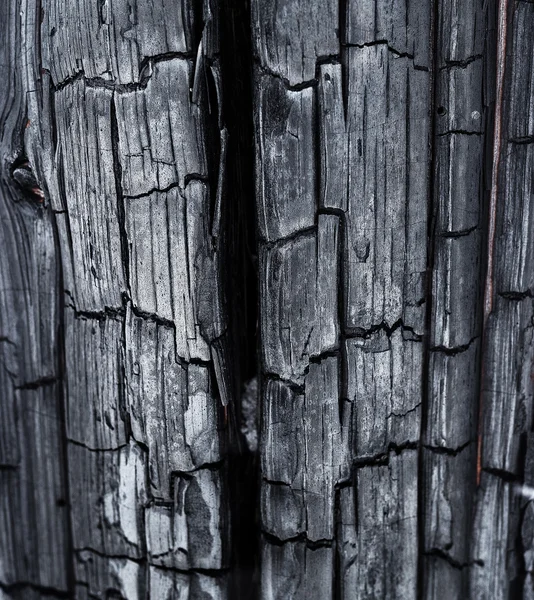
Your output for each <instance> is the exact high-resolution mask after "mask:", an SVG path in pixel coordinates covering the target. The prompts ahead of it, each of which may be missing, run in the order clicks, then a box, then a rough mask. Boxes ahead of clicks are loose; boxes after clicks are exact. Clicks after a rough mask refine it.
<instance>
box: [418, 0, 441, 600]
mask: <svg viewBox="0 0 534 600" xmlns="http://www.w3.org/2000/svg"><path fill="white" fill-rule="evenodd" d="M439 8H440V0H433V2H432V13H431V29H430V50H431V72H430V114H429V119H430V128H429V158H430V166H429V175H428V176H429V181H428V215H427V268H426V281H425V286H426V289H425V297H426V303H425V308H426V313H425V333H424V336H423V369H422V376H423V381H422V382H421V390H422V397H421V401H422V402H421V430H420V434H419V436H420V439H419V443H420V444H421V445H423V444H424V442H425V438H426V434H427V427H428V406H429V403H430V398H431V394H432V389H431V380H430V368H431V362H430V355H431V345H432V311H433V304H434V303H433V297H432V284H433V274H434V244H435V241H434V240H435V231H436V211H437V202H436V201H435V198H436V195H437V193H439V190H437V189H436V181H437V178H436V174H437V168H438V166H437V162H436V154H437V142H438V136H437V132H438V127H437V125H438V124H437V119H438V117H439V116H440V112H439V109H440V108H441V107H440V105H439V96H438V94H439V90H438V73H439V29H438V27H439V20H438V19H439ZM425 458H426V457H425V453H424V452H422V451H420V452H419V456H418V461H419V462H418V474H417V475H418V476H417V479H418V492H417V495H418V501H417V530H418V564H417V598H418V599H419V600H423V599H424V597H425V591H426V590H425V588H426V579H425V548H426V540H425V529H426V527H425V506H426V501H427V497H426V493H427V490H426V489H425V483H426V477H425V471H426V469H425Z"/></svg>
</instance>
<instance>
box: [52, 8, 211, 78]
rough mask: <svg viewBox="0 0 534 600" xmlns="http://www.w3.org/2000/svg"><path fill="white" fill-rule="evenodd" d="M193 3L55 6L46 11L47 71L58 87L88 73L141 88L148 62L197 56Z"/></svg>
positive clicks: (89, 75)
mask: <svg viewBox="0 0 534 600" xmlns="http://www.w3.org/2000/svg"><path fill="white" fill-rule="evenodd" d="M193 5H194V2H193V1H190V0H186V1H184V2H180V3H175V2H170V1H169V0H155V1H154V0H138V1H137V2H135V3H133V4H130V3H125V2H103V3H97V4H90V5H80V4H76V3H70V2H64V1H62V0H50V1H47V2H46V3H45V4H44V6H43V17H44V19H43V24H42V26H41V28H42V40H43V43H42V53H43V59H42V60H43V67H44V68H46V69H49V70H50V71H51V72H52V80H53V82H54V83H55V84H56V85H58V84H61V83H63V82H65V81H66V80H68V79H70V78H72V77H74V76H75V75H77V74H79V73H83V74H84V75H85V76H86V77H88V78H101V79H103V80H105V81H110V82H114V83H121V84H127V83H135V82H138V81H139V80H140V79H141V77H142V73H141V72H140V71H141V67H142V65H143V63H144V62H145V61H146V59H149V58H151V57H157V56H158V55H162V54H169V53H185V52H192V51H195V50H196V43H198V40H195V39H194V38H195V35H194V30H195V28H196V27H199V26H200V25H201V24H200V23H197V22H196V21H197V20H198V15H195V9H194V6H193Z"/></svg>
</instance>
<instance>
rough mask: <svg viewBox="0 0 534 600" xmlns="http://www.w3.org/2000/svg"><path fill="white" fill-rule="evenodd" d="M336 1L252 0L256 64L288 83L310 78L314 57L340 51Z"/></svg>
mask: <svg viewBox="0 0 534 600" xmlns="http://www.w3.org/2000/svg"><path fill="white" fill-rule="evenodd" d="M338 4H339V3H338V2H334V1H333V0H326V2H323V3H321V4H316V3H315V2H312V3H310V2H306V0H287V1H286V2H283V3H277V2H275V3H272V2H270V1H269V0H254V1H253V2H252V4H251V6H252V40H253V42H254V54H255V56H256V57H257V59H258V61H259V64H260V65H261V66H262V67H264V68H265V69H267V70H268V71H271V72H273V73H275V74H276V75H278V76H279V77H281V78H284V79H285V80H287V82H288V83H289V84H290V85H297V84H299V83H302V82H304V81H310V80H312V79H313V78H314V77H315V65H316V62H317V60H318V59H319V58H324V57H327V56H332V55H334V54H338V52H339V30H338V27H339V17H338V10H339V9H338Z"/></svg>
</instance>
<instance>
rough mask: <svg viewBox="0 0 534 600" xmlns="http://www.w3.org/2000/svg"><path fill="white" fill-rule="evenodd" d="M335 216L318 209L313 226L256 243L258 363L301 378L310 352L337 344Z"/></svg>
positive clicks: (282, 374)
mask: <svg viewBox="0 0 534 600" xmlns="http://www.w3.org/2000/svg"><path fill="white" fill-rule="evenodd" d="M338 244H339V220H338V217H335V216H332V215H319V225H318V231H317V232H315V231H313V232H307V233H303V234H301V235H299V236H297V237H296V238H295V239H291V240H288V241H284V242H280V243H279V244H276V245H274V246H273V247H268V246H263V247H262V248H261V249H260V273H261V280H260V286H261V288H260V291H261V295H260V303H261V304H260V308H261V313H260V315H261V332H262V340H263V342H262V352H263V363H264V365H265V371H266V372H267V373H272V374H276V375H278V376H280V377H282V378H283V379H287V380H289V381H293V382H294V383H298V384H300V383H302V382H303V380H304V375H305V372H306V368H307V366H308V364H309V362H310V358H312V357H314V356H319V355H321V354H324V353H325V352H328V351H331V350H334V349H336V348H338V347H339V339H338V338H339V325H338V318H337V316H338V306H337V294H338V282H337V273H338V259H339V257H338Z"/></svg>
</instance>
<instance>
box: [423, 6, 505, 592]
mask: <svg viewBox="0 0 534 600" xmlns="http://www.w3.org/2000/svg"><path fill="white" fill-rule="evenodd" d="M494 12H495V10H494V6H492V3H487V2H482V1H480V2H472V3H456V2H449V1H448V0H441V1H440V2H438V4H437V14H436V16H435V39H434V65H435V80H434V105H433V116H432V118H433V122H434V126H433V142H432V143H433V172H432V196H431V199H430V201H431V202H432V208H433V215H432V230H431V233H432V238H431V239H430V255H431V256H430V261H429V266H430V268H431V278H432V280H431V301H430V305H429V306H428V311H429V323H430V328H429V340H428V341H429V344H428V357H427V361H428V363H427V364H428V370H427V373H426V374H425V376H426V377H427V381H426V386H427V402H426V406H425V411H426V415H425V425H424V429H423V433H422V439H423V444H424V450H423V495H422V496H423V507H422V508H423V519H424V522H423V528H424V529H423V547H422V552H423V555H424V559H423V565H422V566H423V596H424V597H425V598H436V599H437V598H441V597H443V589H444V588H446V589H447V590H448V591H447V594H448V595H450V597H451V598H465V597H467V581H468V577H469V573H470V571H471V570H472V569H473V568H476V567H474V566H473V564H472V563H471V562H470V556H469V540H470V533H471V529H472V517H471V515H472V512H473V498H474V493H475V487H476V481H475V472H476V446H477V444H476V439H477V427H478V424H477V423H478V401H479V394H480V364H481V363H480V359H481V339H482V319H483V309H482V298H483V276H484V273H485V257H486V250H485V248H486V244H487V241H486V234H485V232H486V224H487V218H486V209H487V200H488V199H489V190H490V186H491V169H490V168H488V162H487V161H486V158H485V154H486V152H487V149H488V148H490V147H491V135H492V132H493V131H492V127H491V123H492V119H493V109H494V105H493V102H494V93H495V92H494V89H493V87H492V86H491V83H492V80H493V76H494V73H493V69H494V60H493V53H494V51H495V48H494V32H493V28H494V27H495V22H494V19H495V14H494Z"/></svg>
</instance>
